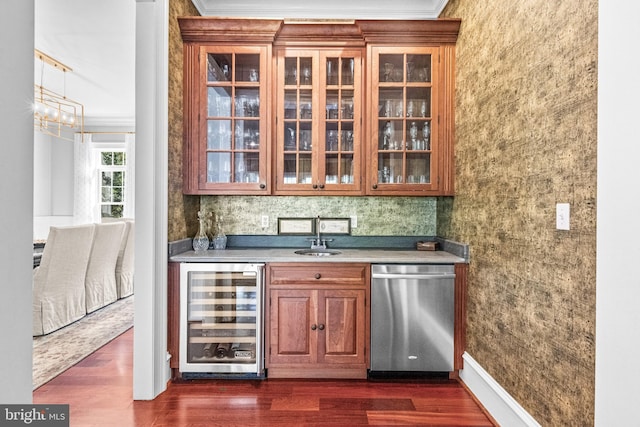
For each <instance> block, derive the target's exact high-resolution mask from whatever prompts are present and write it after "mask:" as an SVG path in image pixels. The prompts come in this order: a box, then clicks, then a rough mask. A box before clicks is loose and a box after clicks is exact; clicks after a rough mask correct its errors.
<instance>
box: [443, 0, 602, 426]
mask: <svg viewBox="0 0 640 427" xmlns="http://www.w3.org/2000/svg"><path fill="white" fill-rule="evenodd" d="M597 9H598V2H597V1H596V0H586V1H585V0H566V1H562V2H550V1H546V0H527V1H517V2H504V1H497V0H488V1H484V2H475V1H463V0H450V2H449V5H448V6H447V8H446V10H445V12H444V14H445V15H446V16H449V17H456V18H462V28H461V31H460V37H459V39H458V43H457V59H456V60H457V63H456V70H457V77H456V88H457V89H456V197H455V198H454V199H446V198H442V199H440V200H439V202H438V234H440V235H444V236H448V237H450V238H453V239H456V240H460V241H465V242H468V243H469V244H470V245H471V265H470V274H469V288H468V298H469V303H468V329H467V331H468V332H467V352H468V353H469V354H470V355H471V356H472V357H473V358H474V359H475V360H477V361H478V362H479V363H480V364H481V365H482V366H483V367H484V368H485V369H486V370H487V371H488V372H489V374H491V375H492V376H493V377H494V378H495V379H496V380H497V381H498V382H499V383H500V384H501V385H502V386H503V387H504V388H505V389H506V390H507V391H508V392H509V393H510V394H511V395H512V396H513V397H514V398H515V399H516V400H517V401H518V402H520V403H521V404H522V405H523V406H524V408H525V409H526V410H527V411H528V412H529V413H530V414H531V415H532V416H533V417H534V418H536V419H537V420H538V421H539V422H540V423H541V424H542V425H548V426H561V425H574V426H575V425H580V426H586V425H593V422H594V415H593V413H594V377H595V373H594V368H595V364H594V363H595V362H594V356H595V347H594V340H595V337H594V335H595V325H594V323H595V243H596V242H595V231H596V226H595V213H596V212H595V208H596V207H595V200H596V199H595V197H596V185H595V184H596V182H595V180H596V141H597V140H596V112H597V110H596V85H597V68H596V67H597ZM562 202H568V203H570V204H571V230H570V231H559V230H556V229H555V205H556V203H562Z"/></svg>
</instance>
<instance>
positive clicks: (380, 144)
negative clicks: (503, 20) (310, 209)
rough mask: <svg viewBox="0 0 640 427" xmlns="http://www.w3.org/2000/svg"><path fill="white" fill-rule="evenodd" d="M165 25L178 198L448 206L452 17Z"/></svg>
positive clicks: (194, 21)
mask: <svg viewBox="0 0 640 427" xmlns="http://www.w3.org/2000/svg"><path fill="white" fill-rule="evenodd" d="M179 23H180V28H181V32H182V37H183V41H184V159H183V171H184V185H183V191H184V193H185V194H260V195H268V194H276V195H434V196H435V195H453V192H454V187H453V176H454V168H453V163H454V162H453V160H454V154H453V144H454V108H453V107H454V95H455V93H454V77H455V74H454V62H455V42H456V39H457V35H458V30H459V27H460V20H456V19H443V20H424V21H422V20H421V21H391V20H390V21H373V20H364V21H360V20H344V21H331V22H320V21H313V20H310V21H293V22H288V21H287V22H285V21H281V20H267V19H253V20H250V19H222V18H204V17H189V18H179Z"/></svg>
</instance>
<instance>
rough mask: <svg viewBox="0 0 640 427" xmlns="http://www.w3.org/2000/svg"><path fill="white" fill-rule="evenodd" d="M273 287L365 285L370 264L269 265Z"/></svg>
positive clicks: (270, 280)
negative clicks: (294, 285) (302, 284)
mask: <svg viewBox="0 0 640 427" xmlns="http://www.w3.org/2000/svg"><path fill="white" fill-rule="evenodd" d="M268 269H269V274H268V277H269V283H270V284H271V285H293V284H301V283H307V284H340V285H364V284H366V274H367V271H368V264H341V263H324V262H316V263H297V264H295V265H291V264H269V266H268Z"/></svg>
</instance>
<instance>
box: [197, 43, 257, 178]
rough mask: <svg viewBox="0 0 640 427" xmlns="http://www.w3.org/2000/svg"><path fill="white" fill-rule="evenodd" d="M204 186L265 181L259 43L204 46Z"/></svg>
mask: <svg viewBox="0 0 640 427" xmlns="http://www.w3.org/2000/svg"><path fill="white" fill-rule="evenodd" d="M203 56H204V59H203V61H202V63H204V65H205V67H206V73H205V74H206V88H205V89H206V94H205V98H204V99H205V100H206V102H205V104H206V108H205V112H204V114H205V117H206V120H203V121H202V122H203V124H204V126H205V128H206V129H205V135H206V138H205V140H206V146H205V156H204V162H205V167H204V168H203V170H204V171H206V173H205V174H203V175H204V176H203V178H204V182H205V187H207V188H215V187H216V186H217V187H221V188H224V187H225V185H227V187H228V184H233V186H232V187H233V188H235V189H236V190H238V189H239V188H242V187H245V188H246V189H256V188H261V189H262V188H265V186H266V179H267V177H266V163H267V160H266V157H265V156H266V152H267V147H266V145H267V142H266V133H267V132H266V127H265V123H266V116H267V115H266V109H267V106H266V102H265V93H266V91H265V86H266V84H265V82H264V80H265V78H266V64H265V59H264V57H265V54H264V52H262V51H261V49H260V48H233V49H228V48H227V49H217V48H216V49H214V48H210V47H207V48H204V54H203Z"/></svg>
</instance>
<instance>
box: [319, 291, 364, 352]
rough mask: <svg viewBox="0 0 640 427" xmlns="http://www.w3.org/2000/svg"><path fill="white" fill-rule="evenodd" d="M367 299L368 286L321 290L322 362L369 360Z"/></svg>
mask: <svg viewBox="0 0 640 427" xmlns="http://www.w3.org/2000/svg"><path fill="white" fill-rule="evenodd" d="M364 301H365V291H364V289H362V290H360V289H356V290H324V291H321V292H320V296H319V307H318V311H319V313H320V314H319V316H318V317H319V322H320V323H319V334H318V335H319V338H318V362H320V363H336V364H341V363H351V364H355V363H366V360H365V350H364V349H365V325H366V319H365V302H364Z"/></svg>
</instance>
